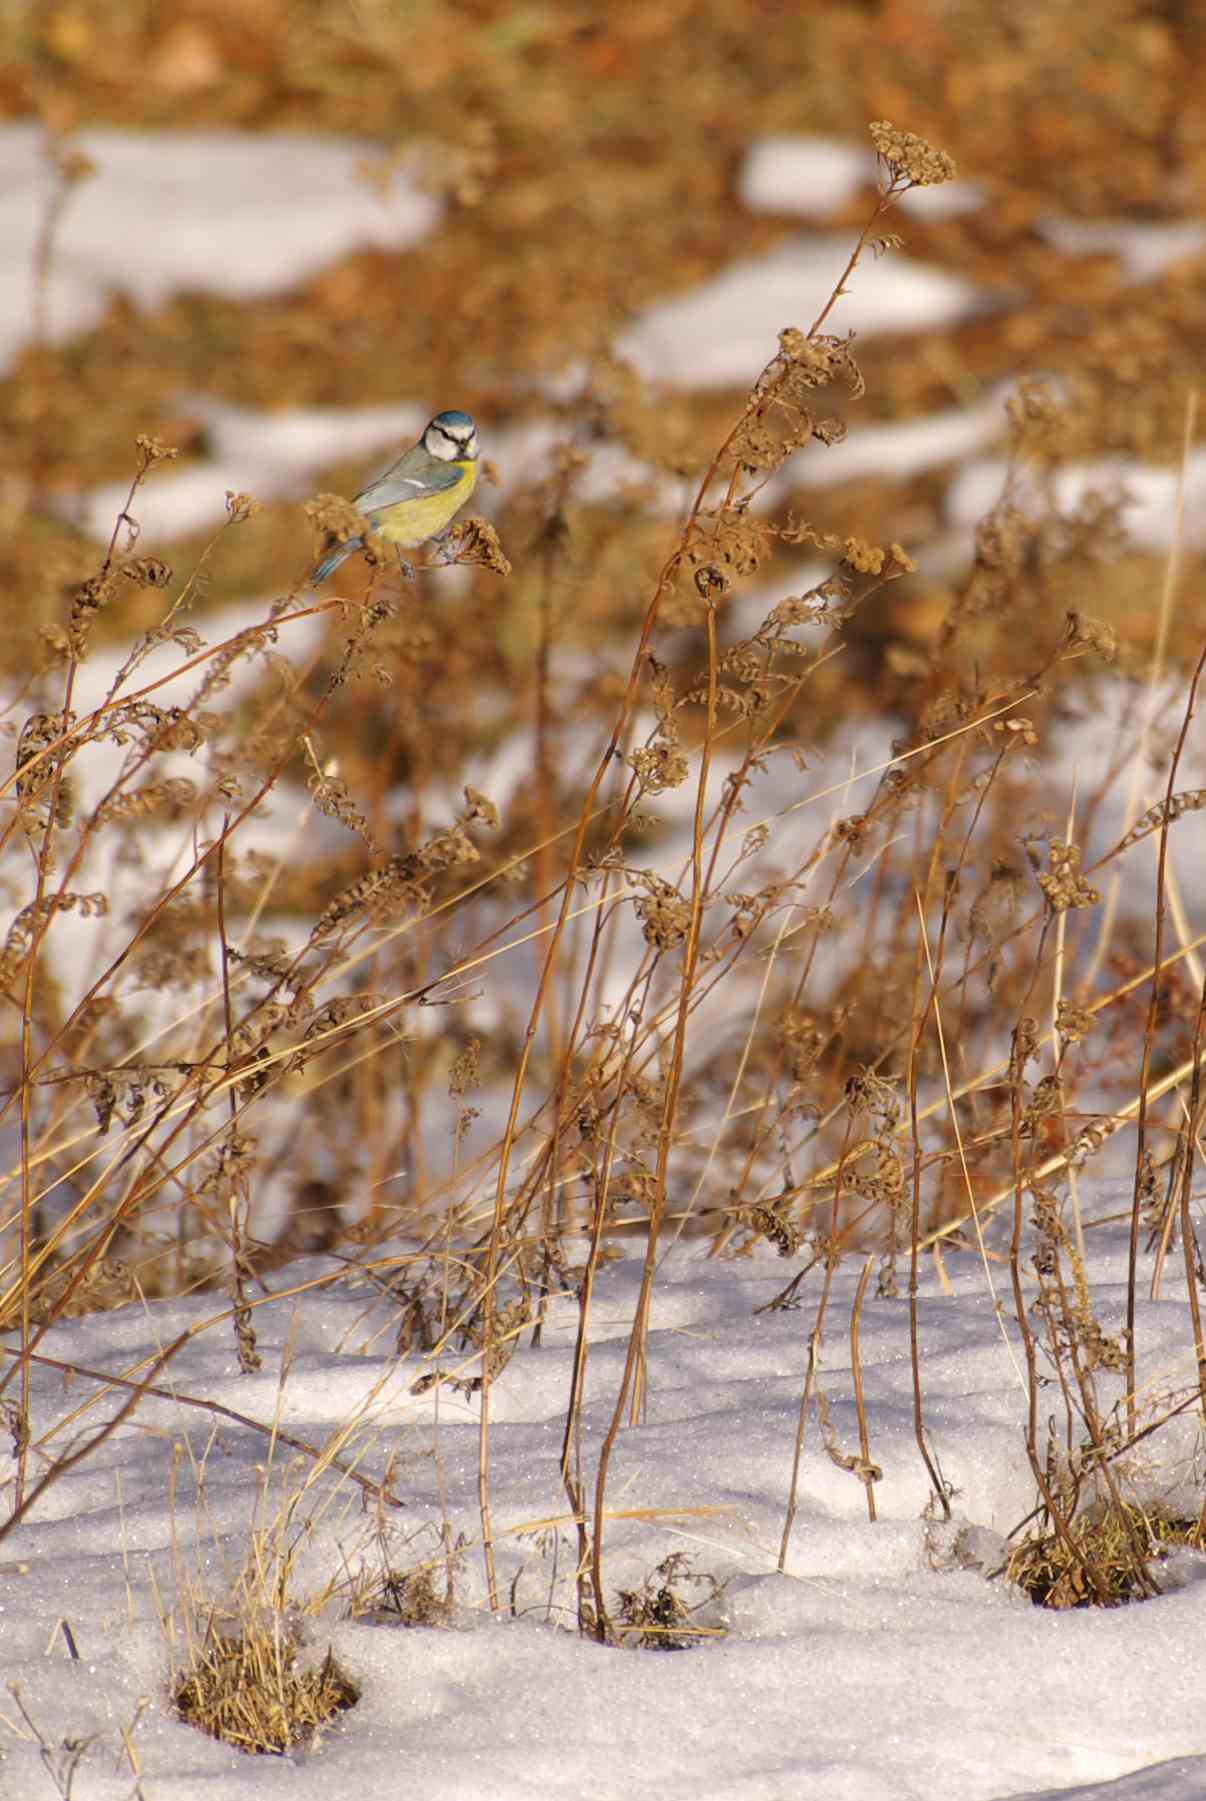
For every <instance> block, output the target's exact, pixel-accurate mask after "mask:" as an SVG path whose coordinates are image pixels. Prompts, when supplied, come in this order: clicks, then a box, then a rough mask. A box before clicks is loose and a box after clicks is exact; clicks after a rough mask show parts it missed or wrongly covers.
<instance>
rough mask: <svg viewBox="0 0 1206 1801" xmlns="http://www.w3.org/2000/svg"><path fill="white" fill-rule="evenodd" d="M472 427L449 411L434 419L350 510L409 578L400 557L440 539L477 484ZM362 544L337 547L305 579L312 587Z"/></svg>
mask: <svg viewBox="0 0 1206 1801" xmlns="http://www.w3.org/2000/svg"><path fill="white" fill-rule="evenodd" d="M477 465H478V446H477V427H476V426H475V425H474V423H473V420H472V419H471V418H470V417H469V415H468V413H462V412H460V411H459V410H458V409H457V408H455V407H453V408H450V409H449V411H447V412H445V413H437V414H436V416H435V418H434V419H432V420H431V421H430V422H429V423H428V424H427V425H426V426H424V428H423V435H422V437H421V438H420V439H419V441H418V443H417V444H412V445H411V447H410V449H409V450H404V451H403V452H402V455H401V456H400V457H398V459H397V461H396V462H393V463H391V464H390V466H389V468H388V469H386V470H385V471H384V473H383V474H381V475H379V476H378V477H377V479H376V481H372V482H370V483H369V485H368V487H367V488H365V489H364V490H363V491H362V492H361V493H359V494H357V496H356V500H355V505H356V506H357V507H358V508H359V509H360V511H361V512H362V513H363V514H364V516H365V518H366V519H367V520H368V522H369V524H370V525H371V526H372V528H373V530H374V531H375V532H376V534H377V536H378V537H379V538H384V539H385V541H386V543H387V544H392V545H394V546H395V548H396V549H397V551H398V561H399V563H401V564H402V567H403V569H405V570H407V572H408V573H413V572H412V571H410V570H409V565H408V564H406V562H405V560H404V559H403V557H402V555H401V553H402V551H403V550H413V549H415V547H416V546H417V545H419V544H426V543H427V541H428V539H429V538H439V537H442V536H443V533H444V530H445V528H446V527H447V525H448V524H449V522H450V521H451V519H452V517H453V515H454V514H455V513H458V512H459V511H460V509H461V508H462V507H463V506H464V504H465V502H466V501H467V500H468V498H469V496H470V495H471V494H472V492H473V490H474V487H475V486H476V484H477ZM363 548H364V539H363V538H349V539H348V541H347V543H346V544H336V545H335V546H334V547H333V548H332V549H331V550H329V551H328V552H327V554H326V556H325V557H323V558H322V560H321V561H320V562H319V563H316V564H315V566H314V569H313V571H312V572H311V575H310V583H311V585H312V586H314V587H317V586H318V584H319V583H320V582H325V581H326V579H327V577H328V576H329V575H333V574H334V572H335V571H336V569H338V568H339V565H340V564H341V563H342V562H344V561H346V559H347V558H348V557H350V556H352V555H354V553H355V552H356V551H358V550H363Z"/></svg>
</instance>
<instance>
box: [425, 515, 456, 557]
mask: <svg viewBox="0 0 1206 1801" xmlns="http://www.w3.org/2000/svg"><path fill="white" fill-rule="evenodd" d="M451 532H452V527H451V526H450V525H446V526H445V527H444V529H443V531H442V532H433V533H432V535H431V537H430V538H429V539H428V540H427V542H428V543H429V544H434V546H435V549H436V554H435V557H434V558H433V559H432V561H434V562H436V563H438V564H441V565H443V564H446V563H453V562H455V561H456V559H455V557H453V556H451V555H450V554H449V551H448V539H449V536H450V535H451Z"/></svg>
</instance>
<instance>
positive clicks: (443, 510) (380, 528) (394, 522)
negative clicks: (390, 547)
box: [372, 459, 477, 550]
mask: <svg viewBox="0 0 1206 1801" xmlns="http://www.w3.org/2000/svg"><path fill="white" fill-rule="evenodd" d="M450 467H451V468H453V469H455V470H456V471H457V474H458V479H457V481H456V482H455V483H454V485H453V486H452V487H451V488H443V489H441V491H440V492H439V493H438V494H419V495H416V497H415V498H414V499H413V500H399V501H397V502H396V503H395V505H394V506H392V507H385V508H383V509H382V511H381V512H379V513H378V512H374V514H373V516H372V517H373V529H374V530H375V531H376V532H377V534H378V536H379V537H382V538H384V539H385V541H386V543H387V544H397V545H400V546H401V548H402V549H403V550H413V549H414V548H415V547H416V545H419V544H425V543H426V542H427V540H428V538H433V537H434V536H435V534H436V533H437V532H439V531H443V529H444V527H445V526H446V525H447V524H448V521H449V520H450V519H451V518H452V516H453V514H454V513H456V512H459V510H460V508H461V507H463V506H464V504H465V502H466V501H467V500H468V498H469V496H470V495H471V494H472V492H473V490H474V488H475V487H476V486H477V461H476V459H474V461H472V462H469V461H465V462H461V463H453V464H451V465H450Z"/></svg>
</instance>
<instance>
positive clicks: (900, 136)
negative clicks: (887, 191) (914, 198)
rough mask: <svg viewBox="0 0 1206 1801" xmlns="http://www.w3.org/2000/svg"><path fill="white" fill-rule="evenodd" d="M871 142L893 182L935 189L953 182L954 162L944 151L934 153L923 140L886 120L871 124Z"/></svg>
mask: <svg viewBox="0 0 1206 1801" xmlns="http://www.w3.org/2000/svg"><path fill="white" fill-rule="evenodd" d="M871 142H872V143H873V144H874V145H875V151H876V155H877V156H878V157H879V158H880V160H881V161H882V162H883V164H884V165H885V167H886V168H887V170H888V172H889V174H890V175H891V176H892V179H893V180H894V181H903V182H904V183H905V184H906V186H908V187H910V188H936V187H941V185H942V183H943V182H944V181H954V179H955V175H956V169H955V164H954V161H953V159H952V158H951V157H949V156H948V155H947V154H946V151H945V150H936V149H935V148H934V146H933V145H932V144H927V142H926V140H925V139H924V138H919V137H917V135H916V134H915V133H914V132H911V131H900V130H898V129H897V127H896V126H895V125H890V124H889V123H888V121H887V120H886V119H876V120H875V121H874V122H873V123H872V125H871Z"/></svg>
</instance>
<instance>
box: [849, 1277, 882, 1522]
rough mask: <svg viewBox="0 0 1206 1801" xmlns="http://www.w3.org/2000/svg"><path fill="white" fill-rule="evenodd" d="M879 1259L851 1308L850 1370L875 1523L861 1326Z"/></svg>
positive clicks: (865, 1484)
mask: <svg viewBox="0 0 1206 1801" xmlns="http://www.w3.org/2000/svg"><path fill="white" fill-rule="evenodd" d="M874 1262H875V1257H874V1254H872V1255H871V1256H869V1257H868V1258H867V1261H866V1262H865V1263H864V1264H863V1273H862V1275H861V1276H860V1277H859V1279H858V1288H857V1290H856V1292H855V1296H854V1305H853V1307H852V1308H851V1309H850V1373H851V1376H852V1378H853V1380H854V1407H855V1412H856V1413H857V1414H858V1448H859V1475H860V1477H861V1478H862V1483H863V1487H864V1488H865V1489H866V1491H867V1518H868V1519H869V1520H870V1521H871V1523H872V1525H874V1524H875V1481H876V1470H875V1466H874V1465H873V1463H872V1462H871V1434H870V1432H869V1430H868V1428H867V1402H866V1397H865V1395H864V1394H863V1359H862V1343H861V1336H860V1333H861V1326H862V1318H863V1297H864V1295H865V1294H866V1292H867V1283H868V1281H869V1280H870V1277H871V1266H872V1264H873V1263H874Z"/></svg>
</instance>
